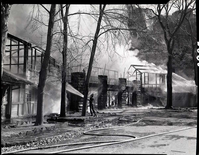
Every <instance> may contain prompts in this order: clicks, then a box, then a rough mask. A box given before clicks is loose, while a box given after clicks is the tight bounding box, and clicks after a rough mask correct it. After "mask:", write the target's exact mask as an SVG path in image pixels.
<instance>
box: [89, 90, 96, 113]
mask: <svg viewBox="0 0 199 155" xmlns="http://www.w3.org/2000/svg"><path fill="white" fill-rule="evenodd" d="M93 96H94V94H91V96H90V100H89V103H90V113H91V116H93V114H94V116H97V114H96V112H95V110H94V106H93V102H94V98H93Z"/></svg>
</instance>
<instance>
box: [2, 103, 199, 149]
mask: <svg viewBox="0 0 199 155" xmlns="http://www.w3.org/2000/svg"><path fill="white" fill-rule="evenodd" d="M68 117H75V118H77V117H79V118H82V117H81V113H75V114H70V116H68ZM134 122H135V126H148V125H154V126H157V125H164V126H196V125H197V109H196V108H175V109H165V108H164V107H153V106H151V105H148V106H144V107H143V106H140V107H137V108H135V107H128V106H124V107H123V108H122V109H116V108H111V109H104V110H98V117H92V116H89V114H87V116H86V117H84V121H67V122H51V123H48V124H44V126H42V127H36V126H33V124H29V125H26V126H25V125H24V126H16V127H5V126H4V127H2V132H1V135H2V139H3V141H4V147H2V152H9V151H12V150H17V149H22V148H28V147H35V146H46V145H53V144H59V143H62V142H63V141H72V140H73V139H76V138H77V137H78V136H81V135H82V133H83V132H84V131H88V130H91V129H95V128H106V127H111V126H123V125H126V124H129V123H134Z"/></svg>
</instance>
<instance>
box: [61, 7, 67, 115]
mask: <svg viewBox="0 0 199 155" xmlns="http://www.w3.org/2000/svg"><path fill="white" fill-rule="evenodd" d="M61 9H62V8H61ZM68 11H69V7H68V6H66V13H65V16H64V17H62V18H63V23H64V45H63V46H64V47H63V52H62V58H63V67H62V89H61V91H62V92H61V108H60V116H61V117H65V116H66V67H67V46H68V45H67V44H68V34H67V23H68Z"/></svg>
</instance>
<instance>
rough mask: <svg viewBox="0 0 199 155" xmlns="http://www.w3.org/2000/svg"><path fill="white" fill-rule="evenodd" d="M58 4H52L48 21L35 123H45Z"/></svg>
mask: <svg viewBox="0 0 199 155" xmlns="http://www.w3.org/2000/svg"><path fill="white" fill-rule="evenodd" d="M55 9H56V4H52V5H51V8H50V13H49V15H50V17H49V23H48V34H47V45H46V51H45V53H44V60H43V62H42V66H41V70H40V72H39V84H38V95H37V116H36V123H35V125H42V124H43V93H44V87H45V82H46V77H47V68H48V63H49V58H50V52H51V45H52V38H53V27H54V18H55Z"/></svg>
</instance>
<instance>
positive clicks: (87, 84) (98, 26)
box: [82, 5, 106, 116]
mask: <svg viewBox="0 0 199 155" xmlns="http://www.w3.org/2000/svg"><path fill="white" fill-rule="evenodd" d="M105 7H106V5H104V6H103V8H102V5H100V10H99V11H100V15H99V18H98V22H97V28H96V31H95V36H94V40H93V46H92V49H91V56H90V60H89V66H88V72H87V76H86V81H85V87H86V88H85V91H84V102H83V108H82V116H86V104H87V98H88V86H89V79H90V75H91V71H92V65H93V60H94V56H95V51H96V47H97V40H98V34H99V31H100V25H101V21H102V17H103V11H104V9H105Z"/></svg>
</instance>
